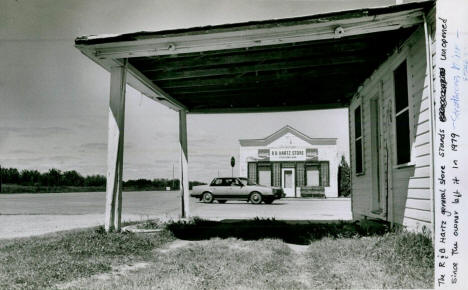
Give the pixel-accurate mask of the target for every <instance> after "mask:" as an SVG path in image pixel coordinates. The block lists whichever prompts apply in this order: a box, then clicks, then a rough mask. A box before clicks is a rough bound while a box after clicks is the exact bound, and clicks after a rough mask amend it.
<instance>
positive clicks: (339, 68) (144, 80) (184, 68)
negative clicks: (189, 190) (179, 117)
mask: <svg viewBox="0 0 468 290" xmlns="http://www.w3.org/2000/svg"><path fill="white" fill-rule="evenodd" d="M430 5H432V1H429V2H419V3H409V4H404V5H397V6H389V7H385V8H374V9H360V10H351V11H341V12H334V13H328V14H323V15H314V16H308V17H300V18H292V19H280V20H271V21H261V22H253V23H240V24H229V25H220V26H212V27H202V28H190V29H181V30H173V31H162V32H161V31H160V32H139V33H133V34H126V35H118V36H111V37H80V38H77V39H76V41H75V44H76V46H77V47H78V48H79V49H80V50H81V51H82V52H83V53H84V54H86V55H87V56H88V57H90V58H91V59H93V60H94V61H96V62H97V63H98V64H100V65H101V66H103V67H104V68H106V69H110V67H112V66H115V65H119V64H121V63H122V61H121V60H122V59H128V70H129V72H130V73H129V76H130V81H129V82H130V84H133V85H134V86H135V87H136V88H137V89H140V90H141V91H142V92H143V93H145V94H147V95H148V96H149V97H151V98H153V99H155V100H156V101H160V102H162V103H165V104H166V105H168V106H169V107H172V108H175V109H183V110H185V111H188V112H190V113H220V112H265V111H286V110H298V109H299V110H300V109H325V108H337V107H346V106H348V104H349V101H350V99H351V97H352V96H353V95H354V94H355V92H356V90H357V88H358V87H359V86H360V85H361V84H362V83H363V81H364V80H365V79H366V78H367V77H369V76H370V75H371V73H372V72H373V71H374V70H375V69H376V68H377V67H378V66H379V64H381V63H382V62H383V61H384V60H385V59H386V58H387V57H388V55H389V54H391V53H392V52H393V50H394V49H395V48H397V47H398V46H399V45H400V44H401V43H402V42H403V41H404V40H405V39H407V38H408V36H409V35H410V34H411V33H412V32H413V31H414V30H415V28H416V27H417V25H419V24H420V23H422V21H423V17H422V15H423V14H424V10H426V9H427V7H428V6H430ZM340 30H342V31H340ZM341 32H342V34H339V33H341ZM337 33H338V34H337Z"/></svg>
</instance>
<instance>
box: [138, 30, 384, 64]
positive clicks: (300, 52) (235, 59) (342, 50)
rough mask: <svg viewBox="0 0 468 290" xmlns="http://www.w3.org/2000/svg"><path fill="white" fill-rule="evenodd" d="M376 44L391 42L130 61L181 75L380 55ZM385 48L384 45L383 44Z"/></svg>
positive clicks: (349, 41) (366, 40)
mask: <svg viewBox="0 0 468 290" xmlns="http://www.w3.org/2000/svg"><path fill="white" fill-rule="evenodd" d="M374 41H379V43H380V44H382V42H385V41H388V42H390V41H389V40H388V39H385V38H384V37H382V36H381V35H379V36H375V37H372V36H371V37H369V36H359V37H349V38H346V39H343V40H341V41H339V42H338V41H336V40H328V41H320V42H302V43H295V44H293V45H292V44H286V45H285V44H282V45H273V46H260V47H252V48H249V49H248V50H246V49H245V48H242V49H229V50H220V51H209V52H203V53H194V54H182V55H176V57H174V56H157V57H141V58H133V59H130V63H132V64H133V65H134V66H135V67H138V69H139V70H140V71H142V72H146V71H166V72H167V71H178V70H183V69H186V68H191V69H193V68H209V67H215V66H221V65H234V64H244V63H254V62H266V61H277V60H284V59H290V58H296V59H300V58H315V57H323V56H325V55H330V54H333V55H341V56H347V55H352V54H356V55H361V56H363V55H367V56H378V55H380V54H379V53H377V52H376V51H375V46H374V45H373V44H372V43H373V42H374ZM382 45H383V44H382Z"/></svg>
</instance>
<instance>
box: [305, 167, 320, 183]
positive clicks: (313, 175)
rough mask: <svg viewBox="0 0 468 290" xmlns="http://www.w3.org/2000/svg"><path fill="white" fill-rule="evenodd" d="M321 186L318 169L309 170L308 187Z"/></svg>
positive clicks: (311, 168)
mask: <svg viewBox="0 0 468 290" xmlns="http://www.w3.org/2000/svg"><path fill="white" fill-rule="evenodd" d="M319 185H320V172H319V169H318V167H308V168H307V186H319Z"/></svg>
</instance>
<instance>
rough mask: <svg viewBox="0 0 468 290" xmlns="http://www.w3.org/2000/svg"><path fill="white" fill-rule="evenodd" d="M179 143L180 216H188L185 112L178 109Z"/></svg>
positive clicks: (188, 196)
mask: <svg viewBox="0 0 468 290" xmlns="http://www.w3.org/2000/svg"><path fill="white" fill-rule="evenodd" d="M179 145H180V191H181V202H182V218H188V217H189V216H190V209H189V199H190V192H189V177H188V147H187V113H186V112H185V111H183V110H180V111H179Z"/></svg>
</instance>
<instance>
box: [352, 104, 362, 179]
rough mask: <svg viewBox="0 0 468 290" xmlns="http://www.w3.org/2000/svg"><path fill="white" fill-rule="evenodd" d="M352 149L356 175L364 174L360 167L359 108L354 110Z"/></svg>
mask: <svg viewBox="0 0 468 290" xmlns="http://www.w3.org/2000/svg"><path fill="white" fill-rule="evenodd" d="M354 148H355V151H356V154H355V160H354V161H355V164H356V166H355V167H356V174H361V173H364V170H363V166H362V126H361V106H358V107H357V108H356V109H354Z"/></svg>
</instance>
